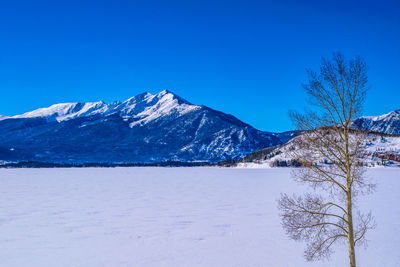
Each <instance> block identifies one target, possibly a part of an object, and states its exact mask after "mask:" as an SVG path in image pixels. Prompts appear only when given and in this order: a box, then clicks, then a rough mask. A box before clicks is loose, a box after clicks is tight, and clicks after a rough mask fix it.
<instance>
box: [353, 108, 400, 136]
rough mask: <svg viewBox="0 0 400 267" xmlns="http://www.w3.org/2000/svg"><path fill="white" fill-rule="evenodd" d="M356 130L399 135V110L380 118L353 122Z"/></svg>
mask: <svg viewBox="0 0 400 267" xmlns="http://www.w3.org/2000/svg"><path fill="white" fill-rule="evenodd" d="M354 126H355V127H356V128H358V129H362V130H366V131H372V132H379V133H386V134H394V135H400V109H399V110H395V111H392V112H390V113H387V114H384V115H380V116H367V117H361V118H359V119H357V120H355V121H354Z"/></svg>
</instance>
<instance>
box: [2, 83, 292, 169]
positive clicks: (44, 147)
mask: <svg viewBox="0 0 400 267" xmlns="http://www.w3.org/2000/svg"><path fill="white" fill-rule="evenodd" d="M291 136H292V133H283V134H282V135H280V134H273V133H269V132H263V131H259V130H257V129H255V128H253V127H252V126H250V125H248V124H246V123H244V122H242V121H240V120H238V119H236V118H235V117H234V116H232V115H228V114H225V113H222V112H220V111H216V110H213V109H211V108H208V107H206V106H199V105H193V104H191V103H189V102H188V101H186V100H184V99H183V98H181V97H179V96H177V95H175V94H173V93H171V92H169V91H166V90H164V91H162V92H160V93H158V94H155V95H152V94H150V93H143V94H140V95H137V96H134V97H132V98H130V99H128V100H126V101H124V102H113V103H110V104H107V103H104V102H90V103H63V104H55V105H52V106H50V107H47V108H40V109H37V110H34V111H31V112H27V113H24V114H22V115H16V116H13V117H0V160H4V161H41V162H57V163H59V162H62V163H85V162H86V163H87V162H96V163H128V162H129V163H131V162H163V161H184V162H197V161H208V162H217V161H223V160H226V159H239V158H241V157H243V156H245V155H247V154H249V153H251V152H254V151H256V150H259V149H262V148H265V147H269V146H273V145H278V144H281V143H284V142H286V141H287V140H288V138H291Z"/></svg>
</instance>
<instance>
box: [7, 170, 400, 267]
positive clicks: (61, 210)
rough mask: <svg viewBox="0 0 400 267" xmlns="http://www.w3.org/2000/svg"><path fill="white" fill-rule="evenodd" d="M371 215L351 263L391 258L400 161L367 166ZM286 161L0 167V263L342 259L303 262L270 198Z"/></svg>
mask: <svg viewBox="0 0 400 267" xmlns="http://www.w3.org/2000/svg"><path fill="white" fill-rule="evenodd" d="M367 175H368V176H370V178H371V179H373V180H374V181H377V184H378V188H377V192H375V193H374V194H372V195H369V196H364V197H362V198H361V200H362V201H360V202H359V206H360V207H361V208H363V209H365V210H369V209H371V210H372V212H373V214H374V216H375V218H376V222H377V228H376V229H375V230H372V231H371V232H370V233H369V235H368V237H367V238H368V239H369V240H371V241H370V243H369V246H368V247H367V248H366V249H364V248H363V247H359V248H358V249H357V251H356V253H357V261H358V266H362V267H365V266H371V267H372V266H373V267H376V266H385V267H390V266H400V252H399V251H400V205H399V204H400V168H398V169H391V168H386V169H383V168H381V169H379V168H376V169H370V170H369V171H368V172H367ZM304 188H305V187H299V185H297V184H296V183H294V182H293V181H292V180H291V178H290V170H289V169H229V168H114V169H113V168H110V169H107V168H90V169H0V266H4V267H14V266H15V267H25V266H26V267H28V266H29V267H36V266H37V267H47V266H49V267H54V266H57V267H63V266H70V267H72V266H82V267H91V266H93V267H94V266H96V267H97V266H110V267H116V266H118V267H121V266H140V267H142V266H152V267H153V266H174V267H179V266H190V267H191V266H207V267H209V266H218V267H223V266H238V267H239V266H240V267H242V266H251V267H254V266H263V267H264V266H293V267H295V266H296V267H298V266H341V267H342V266H348V263H347V251H346V246H345V245H337V246H336V247H335V250H336V253H335V254H333V255H332V257H331V260H330V261H328V262H316V263H311V264H310V263H306V262H305V261H304V259H303V257H302V254H303V249H304V248H305V244H304V243H298V242H294V241H292V240H289V239H288V238H287V237H286V235H285V233H284V231H283V229H282V228H281V225H280V219H279V216H278V211H277V204H276V200H277V199H278V198H279V195H280V193H281V192H287V193H291V192H299V191H302V190H304Z"/></svg>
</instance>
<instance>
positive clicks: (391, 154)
mask: <svg viewBox="0 0 400 267" xmlns="http://www.w3.org/2000/svg"><path fill="white" fill-rule="evenodd" d="M301 138H302V136H301V135H300V136H297V137H295V138H293V139H291V140H290V141H289V142H287V143H286V144H283V145H279V146H276V147H270V148H266V149H262V150H260V151H256V152H254V153H252V154H249V155H247V156H246V157H244V158H243V159H242V160H241V161H240V162H239V163H238V167H254V168H258V167H261V168H269V167H287V166H289V167H290V166H296V164H297V163H296V162H295V161H294V160H293V152H292V151H295V150H298V149H300V148H299V147H298V144H299V141H300V140H301ZM299 139H300V140H299ZM361 151H362V152H361V153H362V155H363V163H364V164H365V165H366V166H369V167H372V166H378V165H383V166H400V136H390V135H386V134H379V133H369V134H367V136H366V139H365V140H364V142H363V144H362V148H361Z"/></svg>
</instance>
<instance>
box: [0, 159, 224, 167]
mask: <svg viewBox="0 0 400 267" xmlns="http://www.w3.org/2000/svg"><path fill="white" fill-rule="evenodd" d="M223 164H225V162H220V163H210V162H180V161H164V162H154V163H153V162H152V163H53V162H39V161H24V162H10V163H5V164H2V165H0V168H91V167H97V168H98V167H101V168H115V167H201V166H223Z"/></svg>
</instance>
